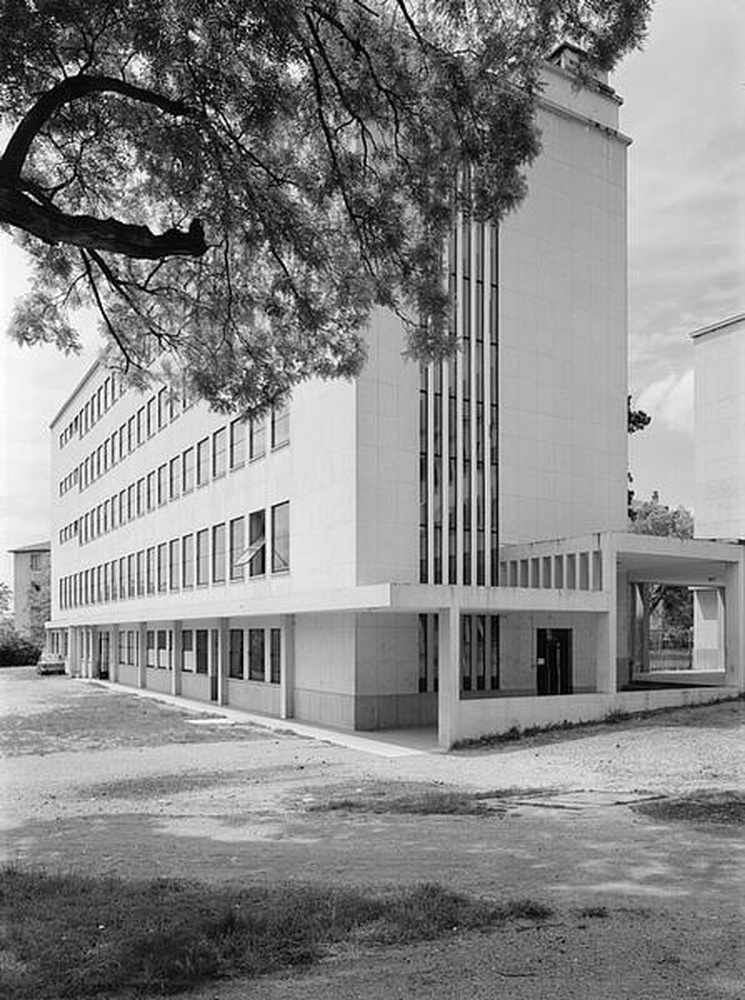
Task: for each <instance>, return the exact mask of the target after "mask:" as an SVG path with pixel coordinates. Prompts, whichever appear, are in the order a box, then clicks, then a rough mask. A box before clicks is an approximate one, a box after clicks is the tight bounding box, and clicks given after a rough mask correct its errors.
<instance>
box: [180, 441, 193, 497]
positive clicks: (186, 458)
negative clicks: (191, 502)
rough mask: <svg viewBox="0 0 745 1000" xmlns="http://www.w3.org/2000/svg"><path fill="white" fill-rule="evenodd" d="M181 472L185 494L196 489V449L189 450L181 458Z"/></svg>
mask: <svg viewBox="0 0 745 1000" xmlns="http://www.w3.org/2000/svg"><path fill="white" fill-rule="evenodd" d="M181 471H182V481H183V486H184V493H190V492H191V490H193V489H194V449H193V448H187V449H186V451H185V452H184V453H183V455H182V456H181Z"/></svg>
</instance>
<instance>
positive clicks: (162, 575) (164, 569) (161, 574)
mask: <svg viewBox="0 0 745 1000" xmlns="http://www.w3.org/2000/svg"><path fill="white" fill-rule="evenodd" d="M167 559H168V546H167V545H166V543H165V542H162V543H161V544H160V545H159V546H158V593H159V594H163V593H165V591H166V590H167V589H168V575H167V574H168V564H167Z"/></svg>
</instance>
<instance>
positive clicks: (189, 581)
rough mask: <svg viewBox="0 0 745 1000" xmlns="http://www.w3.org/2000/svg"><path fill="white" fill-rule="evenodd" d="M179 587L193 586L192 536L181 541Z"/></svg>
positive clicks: (187, 536) (185, 536) (186, 536)
mask: <svg viewBox="0 0 745 1000" xmlns="http://www.w3.org/2000/svg"><path fill="white" fill-rule="evenodd" d="M181 585H182V586H183V587H193V586H194V535H184V537H183V538H182V539H181Z"/></svg>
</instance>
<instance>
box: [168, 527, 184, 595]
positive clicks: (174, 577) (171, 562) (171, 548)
mask: <svg viewBox="0 0 745 1000" xmlns="http://www.w3.org/2000/svg"><path fill="white" fill-rule="evenodd" d="M180 556H181V553H180V552H179V540H178V538H174V539H172V540H171V541H170V542H169V543H168V578H169V581H170V586H171V590H178V588H179V569H180V567H181V560H180Z"/></svg>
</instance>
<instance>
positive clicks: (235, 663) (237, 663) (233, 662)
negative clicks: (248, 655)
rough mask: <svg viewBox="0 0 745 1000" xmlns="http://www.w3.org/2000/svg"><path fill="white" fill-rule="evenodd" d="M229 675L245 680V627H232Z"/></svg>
mask: <svg viewBox="0 0 745 1000" xmlns="http://www.w3.org/2000/svg"><path fill="white" fill-rule="evenodd" d="M228 649H229V662H228V676H229V677H234V678H236V679H237V680H241V681H242V680H243V629H240V628H231V630H230V636H229V647H228Z"/></svg>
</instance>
